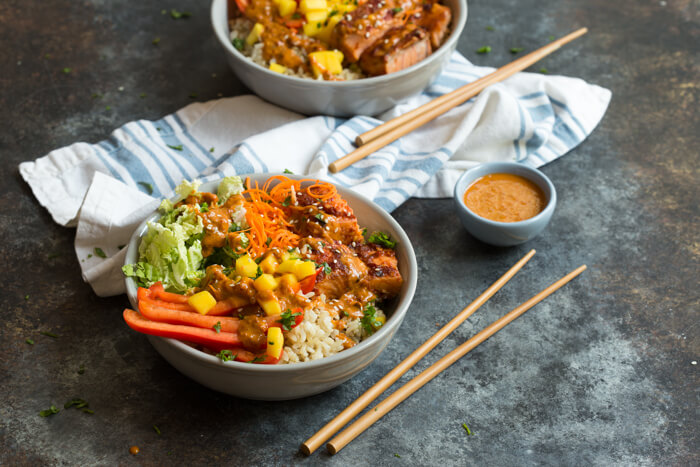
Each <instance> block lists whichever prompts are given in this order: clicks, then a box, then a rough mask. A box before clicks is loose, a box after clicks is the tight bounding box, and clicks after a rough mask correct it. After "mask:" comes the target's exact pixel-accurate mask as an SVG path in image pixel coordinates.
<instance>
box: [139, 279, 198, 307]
mask: <svg viewBox="0 0 700 467" xmlns="http://www.w3.org/2000/svg"><path fill="white" fill-rule="evenodd" d="M149 290H150V291H151V294H152V297H154V298H159V299H161V300H165V301H166V302H171V303H187V299H188V298H189V297H188V296H187V295H180V294H179V293H172V292H166V291H165V289H164V288H163V283H162V282H156V283H155V284H153V285H152V286H151V288H150V289H149Z"/></svg>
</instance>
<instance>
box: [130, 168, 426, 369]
mask: <svg viewBox="0 0 700 467" xmlns="http://www.w3.org/2000/svg"><path fill="white" fill-rule="evenodd" d="M275 175H283V176H285V177H289V178H293V179H302V178H305V179H308V178H312V179H313V178H315V177H307V176H304V175H294V174H284V173H272V172H271V173H261V174H242V175H238V176H239V177H241V179H244V180H245V177H251V179H253V180H256V179H262V180H266V179H267V178H269V177H273V176H275ZM219 182H220V180H212V181H208V182H204V183H202V185H201V186H200V187H199V189H205V190H213V189H215V188H216V187H217V186H218V183H219ZM334 185H336V188H337V189H338V192H339V193H340V195H341V196H345V194H344V192H350V195H351V196H354V197H357V198H359V199H360V200H361V201H363V202H364V203H366V204H367V205H369V207H370V208H372V211H374V212H375V213H376V214H378V215H379V216H380V218H381V219H382V221H384V222H386V223H388V224H389V226H390V227H391V228H392V229H393V230H394V232H395V233H396V236H397V237H398V238H397V243H398V244H399V245H401V247H402V248H404V249H405V252H406V257H407V260H408V264H407V265H406V270H407V271H408V272H409V273H410V274H409V277H408V280H406V281H405V282H404V286H405V287H407V289H406V293H405V297H404V298H403V299H401V300H400V301H399V303H398V304H397V305H396V308H395V309H394V310H393V313H392V315H391V317H390V318H389V319H387V321H386V323H385V324H384V325H383V326H382V327H381V328H380V329H379V330H378V331H377V332H375V333H374V334H372V335H371V336H369V337H368V338H366V339H364V340H363V341H362V342H360V343H358V344H357V345H355V346H353V347H352V348H350V349H346V350H343V351H342V352H339V353H337V354H334V355H330V356H328V357H324V358H320V359H318V360H311V361H306V362H296V363H293V364H284V365H251V364H249V363H244V362H236V361H228V362H223V361H221V359H219V358H218V357H216V356H215V355H210V354H207V353H205V352H202V351H201V350H197V349H195V348H194V347H191V346H190V345H188V344H186V343H184V342H181V341H179V340H177V339H172V338H168V337H160V336H151V335H148V336H147V337H149V338H154V339H159V340H161V341H163V342H164V343H166V344H169V345H170V346H172V347H174V348H176V349H178V350H180V351H182V352H184V353H185V354H187V355H188V356H189V357H190V358H193V359H195V360H199V361H200V363H203V364H206V365H209V366H212V365H214V366H220V367H221V368H222V369H228V370H235V371H236V372H245V373H294V372H298V371H301V370H310V369H314V368H322V367H325V366H332V365H336V364H340V363H341V362H342V361H344V360H346V359H351V358H352V357H353V356H354V355H356V354H358V353H360V352H362V351H364V350H365V349H367V348H369V347H370V346H374V345H375V343H378V342H379V341H381V340H383V339H384V338H387V337H389V336H391V335H392V334H393V333H394V332H395V331H396V329H398V327H399V326H400V324H401V322H402V321H403V317H404V316H405V315H406V312H407V311H408V308H409V307H410V306H411V303H412V302H413V297H414V295H415V291H416V285H417V282H418V263H417V260H416V254H415V251H414V250H413V245H412V244H411V241H410V239H409V238H408V235H407V234H406V232H405V231H404V230H403V228H402V227H401V225H400V224H399V223H398V222H396V220H395V219H394V218H393V217H392V216H391V215H390V214H389V213H388V212H386V211H385V210H384V209H382V208H381V207H380V206H379V205H378V204H376V203H375V202H374V201H372V200H371V199H369V198H367V197H366V196H364V195H363V194H361V193H358V192H356V191H354V190H351V189H350V188H348V187H344V186H342V185H338V184H335V183H334ZM212 187H213V188H212ZM351 207H352V206H351ZM158 217H160V214H159V213H158V211H157V210H156V211H154V212H153V213H152V214H150V215H149V216H147V217H146V218H145V219H144V220H143V222H141V223H140V224H139V226H138V227H137V228H136V230H134V233H133V234H132V236H131V238H130V239H129V243H128V245H127V247H126V255H125V259H124V264H130V263H133V262H135V261H136V259H137V257H138V256H137V255H138V245H139V243H140V242H139V240H140V239H141V237H142V236H143V235H144V234H145V231H146V227H147V224H148V222H150V221H153V220H155V219H157V218H158ZM124 281H125V284H126V289H127V296H128V297H129V301H130V302H131V304H132V305H133V306H136V304H135V303H136V288H137V286H136V281H135V280H134V279H133V278H131V277H125V278H124Z"/></svg>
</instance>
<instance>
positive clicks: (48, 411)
mask: <svg viewBox="0 0 700 467" xmlns="http://www.w3.org/2000/svg"><path fill="white" fill-rule="evenodd" d="M60 411H61V410H60V409H58V408H57V407H56V406H55V405H52V406H51V407H49V408H48V409H46V410H42V411H41V412H39V415H41V416H42V417H50V416H51V415H54V414H57V413H58V412H60Z"/></svg>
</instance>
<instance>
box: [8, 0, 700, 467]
mask: <svg viewBox="0 0 700 467" xmlns="http://www.w3.org/2000/svg"><path fill="white" fill-rule="evenodd" d="M162 8H167V9H170V8H177V9H178V10H180V11H191V12H192V13H193V15H192V17H191V18H189V19H185V20H182V19H181V20H173V19H171V18H170V17H169V15H161V9H162ZM469 13H470V14H469V22H468V26H467V31H466V33H465V34H464V36H463V37H462V39H461V41H460V50H461V51H462V52H463V53H464V54H465V55H467V56H468V57H469V58H470V59H472V60H473V61H474V62H475V63H477V64H484V65H494V66H496V65H499V64H503V63H505V62H506V61H508V60H510V59H511V55H510V53H509V51H508V50H509V48H510V47H524V48H525V49H526V50H531V49H534V48H536V47H537V46H539V45H541V44H543V43H545V42H546V41H547V40H548V39H547V38H548V37H549V36H550V35H555V36H560V35H563V34H565V33H567V32H569V31H571V30H573V29H575V28H576V27H580V26H588V27H589V28H590V29H591V32H590V33H589V34H588V35H587V36H584V37H583V38H582V39H579V40H578V41H577V42H576V43H575V44H572V45H570V46H567V47H566V48H565V49H563V50H561V51H560V52H558V53H556V54H555V55H552V56H550V57H548V58H546V59H545V60H544V61H543V62H542V64H539V65H537V66H536V69H539V68H540V67H546V68H547V69H548V70H549V71H550V72H551V73H561V74H566V75H571V76H578V77H581V78H583V79H586V80H588V81H591V82H594V83H597V84H600V85H602V86H606V87H608V88H610V89H612V90H613V100H612V104H611V106H610V109H609V111H608V113H607V114H606V116H605V118H604V119H603V121H602V122H601V124H600V126H599V127H598V128H597V129H596V131H595V132H594V133H593V135H592V136H591V137H590V138H589V139H588V140H587V141H586V142H584V143H583V144H582V145H581V146H580V147H578V148H577V149H575V150H574V151H572V152H571V153H570V154H568V155H567V156H566V157H564V158H562V159H559V160H558V161H556V162H554V163H552V164H549V165H548V166H546V167H545V168H544V171H545V172H546V173H547V174H548V175H549V176H550V177H551V179H552V180H553V182H554V184H555V185H556V186H557V189H558V191H559V199H560V203H559V206H558V208H557V211H556V212H555V214H554V218H553V220H552V223H551V224H550V227H549V228H548V230H546V231H545V232H544V233H543V234H542V235H541V236H540V237H538V238H537V239H535V240H533V241H531V242H530V243H529V244H527V245H525V246H522V247H517V248H511V249H496V248H491V247H487V246H485V245H483V244H480V243H479V242H477V241H475V240H474V239H472V238H470V237H469V236H468V234H466V233H465V232H464V231H463V230H462V228H461V227H460V225H459V224H458V222H457V220H456V218H455V217H454V215H453V213H452V209H451V204H450V201H448V200H410V201H409V202H408V203H406V204H405V205H404V206H402V207H401V208H399V209H398V210H397V211H396V212H395V216H396V218H397V219H398V220H399V222H400V223H401V224H402V225H403V226H404V227H405V229H406V230H407V232H408V234H409V236H410V237H411V238H412V240H413V243H414V246H415V248H416V251H417V254H418V262H419V265H420V278H419V288H418V292H417V295H416V298H415V302H414V303H413V305H412V306H411V309H410V311H409V314H408V316H407V318H406V320H405V322H404V324H403V326H402V328H401V329H400V330H399V332H398V333H397V336H396V337H395V340H394V341H393V343H392V345H391V346H390V347H389V348H388V349H387V350H386V351H385V353H384V354H383V356H382V358H381V359H380V361H377V362H375V363H374V364H373V365H371V366H370V367H369V368H368V369H367V370H365V371H364V372H363V373H361V374H360V375H359V376H357V377H356V378H354V379H353V380H351V381H349V382H348V383H346V384H344V385H342V386H340V387H338V388H337V389H335V390H332V391H330V392H328V393H325V394H321V395H318V396H315V397H311V398H308V399H304V400H299V401H294V402H283V403H269V402H251V401H246V400H241V399H236V398H231V397H227V396H224V395H221V394H217V393H214V392H212V391H209V390H207V389H204V388H202V387H200V386H199V385H197V384H195V383H193V382H192V381H190V380H188V379H187V378H185V377H183V376H181V375H180V374H179V373H178V372H177V371H175V370H174V369H173V368H171V367H170V366H169V365H168V364H167V363H166V362H165V361H164V360H163V359H161V358H160V357H159V355H158V354H156V353H155V351H154V350H153V349H152V348H151V346H150V345H149V344H148V342H147V341H146V339H145V338H143V337H142V336H140V335H137V334H136V333H133V332H131V331H129V330H128V329H127V327H126V326H124V324H123V322H122V320H121V314H120V311H121V309H122V308H123V307H124V306H126V305H127V300H126V298H125V297H114V298H110V299H101V298H98V297H96V296H95V295H94V294H93V293H92V291H91V289H90V287H89V286H88V285H86V284H84V283H83V282H82V280H81V278H80V269H79V265H78V262H77V260H76V258H75V255H74V253H73V248H72V242H73V237H74V230H72V229H68V228H63V227H59V226H57V225H55V224H53V223H52V221H51V219H50V217H49V215H48V214H47V213H46V211H45V210H44V209H43V208H42V207H41V206H39V204H38V203H37V202H36V201H35V199H34V198H33V196H32V194H31V192H30V190H29V188H28V186H27V185H26V184H25V183H24V182H23V181H22V180H21V178H20V177H19V174H18V171H17V164H18V163H20V162H22V161H25V160H30V159H34V158H36V157H38V156H41V155H43V154H45V153H47V152H48V151H50V150H51V149H54V148H57V147H61V146H64V145H67V144H70V143H72V142H74V141H78V140H81V141H91V142H95V141H98V140H100V139H102V138H104V137H105V136H106V135H107V134H108V133H109V132H110V131H111V130H112V129H114V128H116V127H117V126H119V125H121V124H122V123H125V122H127V121H130V120H133V119H137V118H147V119H154V118H157V117H160V116H162V115H164V114H167V113H170V112H172V111H174V110H176V109H178V108H180V107H182V106H184V105H186V104H187V103H189V102H190V101H191V100H192V99H191V98H190V97H188V96H189V95H190V94H191V93H196V94H197V97H196V99H199V100H207V99H212V98H216V97H217V96H221V95H223V96H229V95H235V94H239V93H242V92H245V89H244V88H243V87H242V85H241V84H240V83H239V82H238V81H237V80H236V78H235V77H234V76H233V75H232V73H231V72H230V71H229V70H228V69H227V67H226V64H225V63H224V60H223V55H222V53H221V52H220V51H219V50H218V48H217V45H216V43H215V40H214V38H213V36H212V33H211V31H210V27H209V20H208V5H207V2H205V1H183V0H175V1H173V2H170V3H168V4H160V3H159V2H136V1H126V0H120V1H104V0H91V1H68V0H53V1H39V0H3V1H2V2H1V3H0V128H1V129H2V130H0V157H1V160H2V164H1V165H0V177H1V179H2V181H3V182H2V188H1V189H0V240H1V242H2V243H1V244H2V251H3V257H4V261H3V267H2V268H1V272H0V275H1V277H2V284H3V288H2V289H3V291H2V293H0V313H1V317H2V323H3V324H2V326H0V382H1V383H0V398H1V402H2V403H1V404H0V446H1V447H0V464H2V465H42V464H63V465H81V464H101V465H127V464H132V463H136V464H144V465H164V464H180V465H212V464H224V463H228V464H245V465H266V464H283V465H290V464H306V465H313V464H328V465H348V464H352V465H402V464H405V465H437V464H445V465H465V464H474V465H522V464H526V465H530V464H549V465H562V464H564V465H582V464H594V465H611V464H617V465H640V464H641V465H669V464H672V465H697V464H698V463H700V455H699V454H698V432H699V430H698V396H697V394H698V393H697V390H698V381H699V379H698V367H697V366H696V365H694V364H693V363H691V362H693V361H695V360H698V357H699V356H700V355H699V353H700V345H699V343H698V339H697V332H698V327H697V324H698V305H699V293H698V256H699V254H700V246H699V243H698V242H699V240H698V232H700V229H699V228H698V227H699V226H698V202H699V201H700V196H699V195H700V193H699V189H698V186H699V185H698V182H697V180H698V175H699V173H698V162H699V158H698V147H700V136H699V135H700V125H699V123H700V121H699V120H700V117H699V114H698V112H697V109H698V103H699V96H698V86H700V84H699V83H698V76H700V47H699V44H700V28H699V25H700V7H699V4H698V2H697V1H695V0H668V1H654V2H651V1H633V0H621V1H616V2H610V1H604V0H591V1H588V2H577V1H574V0H561V1H553V0H552V1H546V2H542V1H535V0H522V1H517V2H516V1H513V0H511V1H507V0H493V1H484V0H479V1H476V0H473V1H471V2H470V11H469ZM488 25H491V26H493V28H494V30H493V31H489V30H486V26H488ZM156 37H160V39H161V40H160V43H159V44H158V45H153V44H152V40H153V39H154V38H156ZM483 45H490V46H491V47H492V49H493V51H492V52H491V53H490V54H488V55H477V54H475V53H474V51H475V50H476V49H477V48H479V47H481V46H483ZM63 68H70V69H71V70H70V72H69V73H63V71H62V70H63ZM121 88H123V90H120V89H121ZM141 93H145V94H146V95H145V96H144V97H140V94H141ZM93 94H100V95H102V97H99V98H92V97H91V96H92V95H93ZM107 106H109V107H110V109H109V110H107V109H106V107H107ZM529 248H536V249H537V250H538V254H537V255H536V257H535V258H534V259H533V260H532V261H531V264H530V265H528V266H527V267H526V268H525V269H524V270H523V271H522V272H521V273H520V274H519V275H518V276H516V278H515V279H514V280H513V281H512V283H511V284H509V285H508V286H507V287H506V288H505V289H504V290H503V291H502V292H500V293H499V294H497V295H496V296H495V297H494V298H493V299H492V300H491V301H490V302H489V303H488V304H487V305H486V306H484V307H483V309H482V310H480V311H479V312H477V313H476V314H475V315H474V316H473V317H472V318H470V320H469V322H468V323H465V324H464V325H463V326H462V327H461V328H460V329H459V330H457V331H456V332H455V333H454V334H453V335H452V336H450V337H449V338H448V339H447V341H446V342H445V343H443V344H442V345H441V346H439V347H438V348H437V349H436V351H435V355H430V356H429V357H428V358H427V361H426V362H425V363H421V364H419V365H418V366H417V367H416V369H414V370H413V371H411V372H410V373H409V376H412V375H415V374H417V373H418V372H419V371H420V370H421V369H423V368H425V367H426V366H427V365H428V364H429V363H431V362H433V361H435V360H436V359H437V358H438V357H439V356H440V355H442V354H444V353H445V352H447V351H448V350H449V349H451V348H453V347H454V346H455V345H457V344H458V343H459V342H461V341H463V340H464V339H466V338H467V337H468V336H470V335H471V334H472V333H474V332H475V331H477V330H479V329H480V328H482V327H483V326H484V325H486V324H487V323H488V322H490V321H491V320H493V319H495V318H496V317H497V316H499V315H500V314H502V313H504V312H505V311H507V310H509V309H511V308H513V307H514V306H516V305H517V304H518V303H520V302H522V301H523V300H524V299H526V298H527V297H529V296H530V295H532V294H534V293H535V292H536V291H538V290H540V289H542V288H544V287H545V286H546V285H548V284H549V283H550V282H552V281H553V280H555V279H556V278H558V277H560V276H561V275H563V274H564V273H566V272H567V271H568V270H571V269H573V268H574V267H576V266H578V265H579V264H581V263H586V264H588V266H589V270H588V271H587V272H586V273H584V274H583V275H582V276H581V277H580V278H578V279H576V280H575V281H574V282H573V283H571V284H570V285H568V286H567V287H566V288H564V289H563V290H561V291H559V292H558V293H557V294H556V295H555V296H553V297H551V298H550V299H548V300H547V301H545V302H543V303H542V304H540V305H538V306H537V307H536V308H535V309H533V310H531V311H530V312H528V313H527V314H526V315H525V316H523V317H521V318H520V319H518V320H517V321H516V322H515V323H514V324H513V325H511V326H509V327H508V328H506V329H505V330H503V331H502V332H501V333H499V334H498V335H497V336H496V337H494V338H492V339H491V340H489V341H487V342H486V343H484V344H483V345H481V346H480V347H479V348H477V349H476V350H475V351H474V352H472V353H471V354H470V355H469V356H468V357H466V358H465V359H463V360H462V361H460V362H458V363H456V364H455V365H454V366H453V367H452V368H450V369H449V370H448V371H447V372H445V373H444V374H442V375H440V376H439V377H438V378H436V379H435V380H434V381H433V382H431V383H430V384H429V385H428V386H426V387H425V388H423V389H422V390H421V391H419V392H418V393H417V394H415V395H414V396H413V397H412V398H410V399H409V400H408V401H406V402H405V403H404V404H402V405H401V406H400V407H399V408H397V409H396V410H394V411H393V412H392V413H390V414H389V415H388V416H386V417H385V418H384V419H383V420H382V421H381V422H380V423H378V424H377V425H376V426H374V427H372V428H371V429H370V430H368V431H367V432H366V433H365V434H363V435H362V436H361V437H359V438H358V439H356V440H355V441H354V442H353V443H351V444H350V445H349V446H348V447H347V448H345V449H344V450H343V451H342V452H341V453H339V454H338V455H336V456H334V457H330V456H328V455H327V454H325V452H319V453H316V454H314V455H313V456H312V457H310V458H305V457H303V456H302V455H300V454H299V453H298V452H297V448H298V445H299V443H300V442H301V441H302V440H304V439H306V437H308V436H309V435H311V434H312V433H313V432H314V431H315V430H316V429H317V428H319V427H320V426H321V425H323V424H324V423H325V421H327V420H328V419H330V418H331V417H332V416H333V415H334V414H335V413H337V412H338V411H339V410H340V409H341V408H343V407H344V406H345V405H346V404H347V403H349V402H350V401H352V400H353V399H354V398H355V397H357V396H358V395H359V394H360V393H361V391H362V390H363V388H366V387H368V386H369V385H370V384H372V383H373V382H375V381H376V380H378V379H379V378H380V377H381V376H382V375H383V374H384V373H385V372H386V371H387V370H388V369H390V368H391V367H392V366H393V365H395V364H396V363H398V362H399V361H400V360H401V359H402V358H403V357H404V356H406V355H407V354H408V353H409V352H410V351H411V350H412V349H413V348H414V347H415V346H416V345H417V344H416V343H417V342H418V341H420V340H422V339H424V338H426V337H428V336H429V335H431V334H432V332H434V330H435V329H437V328H436V324H437V323H440V324H442V323H445V322H446V321H447V320H448V319H449V318H450V317H451V316H453V315H454V314H455V313H456V312H457V311H458V310H459V309H461V307H462V306H463V305H464V304H465V303H466V302H468V301H469V300H471V299H472V298H474V297H475V296H476V295H477V294H478V293H480V291H481V290H483V289H484V288H485V287H486V286H487V285H488V284H490V283H491V282H492V281H493V280H494V279H496V278H497V277H498V276H499V275H500V274H501V273H502V271H504V270H505V269H507V267H508V266H509V265H511V264H512V263H514V262H515V261H516V259H517V258H519V257H520V256H521V255H522V254H524V252H525V251H527V250H528V249H529ZM41 331H50V332H53V333H55V334H57V335H59V337H58V338H51V337H47V336H44V335H41V334H40V332H41ZM27 338H31V339H33V340H34V342H35V344H34V345H28V344H27V343H25V339H27ZM81 365H84V366H85V371H84V373H83V374H79V373H78V370H79V368H80V366H81ZM73 397H82V398H84V399H86V400H88V401H89V402H90V407H91V408H93V409H94V411H95V413H94V415H87V414H84V413H82V412H80V411H78V410H75V409H71V410H63V411H62V412H61V413H59V414H58V415H56V416H54V417H51V418H41V417H39V416H38V412H39V411H40V410H42V409H45V408H47V407H48V406H49V405H50V404H52V403H54V404H57V405H58V404H60V405H62V404H63V403H64V402H65V401H66V400H68V399H70V398H73ZM464 422H466V423H467V424H468V425H469V427H470V428H471V430H472V431H473V432H474V435H473V436H466V434H465V432H464V430H463V429H462V428H461V424H462V423H464ZM154 424H155V425H157V426H158V427H159V428H160V430H161V432H162V434H161V435H158V434H156V432H155V430H154V429H153V425H154ZM131 445H138V446H139V447H140V448H141V453H140V454H139V455H138V456H137V457H133V456H130V455H129V452H128V448H129V446H131ZM396 455H398V456H400V458H399V457H396Z"/></svg>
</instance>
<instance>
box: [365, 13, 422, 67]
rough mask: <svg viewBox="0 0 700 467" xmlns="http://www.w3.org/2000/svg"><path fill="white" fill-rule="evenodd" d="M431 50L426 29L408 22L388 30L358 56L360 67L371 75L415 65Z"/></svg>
mask: <svg viewBox="0 0 700 467" xmlns="http://www.w3.org/2000/svg"><path fill="white" fill-rule="evenodd" d="M431 52H432V47H431V45H430V37H429V35H428V33H427V32H426V30H425V29H423V28H421V27H419V26H417V25H415V24H412V23H408V24H406V25H405V26H403V27H400V28H394V29H392V30H390V31H389V32H387V33H386V35H385V36H384V37H383V38H382V39H380V40H379V41H377V42H376V43H375V44H374V45H372V47H370V48H369V49H367V51H365V53H364V54H362V57H361V58H360V68H362V71H364V72H365V73H367V74H368V75H371V76H377V75H383V74H386V73H393V72H395V71H400V70H403V69H404V68H408V67H410V66H412V65H415V64H416V63H418V62H420V61H421V60H423V59H424V58H426V57H427V56H428V55H430V54H431Z"/></svg>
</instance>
